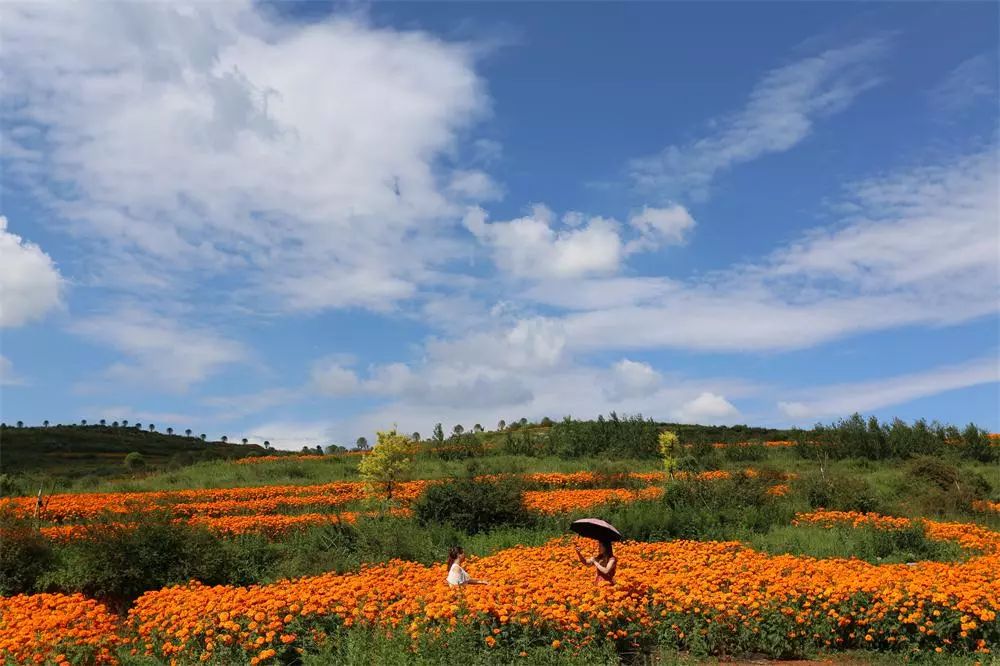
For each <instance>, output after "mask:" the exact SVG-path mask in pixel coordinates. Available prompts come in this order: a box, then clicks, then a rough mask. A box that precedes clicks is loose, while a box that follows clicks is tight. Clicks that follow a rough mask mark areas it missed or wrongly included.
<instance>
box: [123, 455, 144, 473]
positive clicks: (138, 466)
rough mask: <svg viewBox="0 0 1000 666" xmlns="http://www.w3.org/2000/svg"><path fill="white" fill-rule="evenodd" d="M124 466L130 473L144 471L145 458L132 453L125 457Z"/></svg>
mask: <svg viewBox="0 0 1000 666" xmlns="http://www.w3.org/2000/svg"><path fill="white" fill-rule="evenodd" d="M124 465H125V469H127V470H128V471H130V472H139V471H142V470H144V469H146V458H145V457H144V456H143V455H142V454H141V453H139V452H138V451H133V452H132V453H129V454H128V455H126V456H125V460H124Z"/></svg>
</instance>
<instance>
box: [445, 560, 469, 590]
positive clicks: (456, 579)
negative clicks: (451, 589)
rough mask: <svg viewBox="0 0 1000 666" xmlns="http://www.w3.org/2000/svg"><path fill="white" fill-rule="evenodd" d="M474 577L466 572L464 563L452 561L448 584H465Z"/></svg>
mask: <svg viewBox="0 0 1000 666" xmlns="http://www.w3.org/2000/svg"><path fill="white" fill-rule="evenodd" d="M471 578H472V577H471V576H469V574H467V573H466V572H465V569H463V568H462V565H461V564H459V563H458V562H457V561H455V562H452V563H451V569H449V570H448V584H449V585H465V584H466V583H468V582H469V580H470V579H471Z"/></svg>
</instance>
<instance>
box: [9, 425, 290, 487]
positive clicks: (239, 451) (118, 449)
mask: <svg viewBox="0 0 1000 666" xmlns="http://www.w3.org/2000/svg"><path fill="white" fill-rule="evenodd" d="M133 451H136V452H138V453H141V454H142V455H143V457H144V458H145V460H146V464H147V465H148V466H150V467H168V466H182V465H188V464H191V463H193V462H197V461H202V460H215V459H220V458H242V457H245V456H257V455H265V454H268V453H272V452H270V451H268V450H266V449H265V448H264V447H262V446H258V445H256V444H248V445H246V446H244V445H242V444H234V443H231V442H230V443H224V442H206V441H202V440H201V439H199V438H197V437H185V436H183V435H168V434H165V433H161V432H150V431H148V430H140V429H138V428H134V427H111V426H100V425H87V426H81V425H72V426H65V425H58V426H49V427H31V428H16V427H10V426H6V427H4V428H3V429H0V472H3V473H5V474H15V473H21V472H28V473H43V474H50V475H53V476H67V477H79V476H86V475H97V476H111V475H116V474H121V473H122V462H123V460H124V458H125V456H126V455H127V454H128V453H131V452H133Z"/></svg>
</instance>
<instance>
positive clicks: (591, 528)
mask: <svg viewBox="0 0 1000 666" xmlns="http://www.w3.org/2000/svg"><path fill="white" fill-rule="evenodd" d="M569 528H570V529H571V530H573V531H574V532H576V533H577V534H579V535H580V536H582V537H586V538H588V539H595V540H597V541H624V540H625V537H623V536H622V533H621V532H619V531H618V528H616V527H615V526H614V525H612V524H611V523H609V522H607V521H606V520H601V519H600V518H581V519H580V520H574V521H573V522H572V524H570V526H569Z"/></svg>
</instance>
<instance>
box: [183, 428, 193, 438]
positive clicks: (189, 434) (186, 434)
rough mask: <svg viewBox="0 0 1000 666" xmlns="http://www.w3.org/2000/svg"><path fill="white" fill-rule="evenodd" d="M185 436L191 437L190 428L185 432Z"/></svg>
mask: <svg viewBox="0 0 1000 666" xmlns="http://www.w3.org/2000/svg"><path fill="white" fill-rule="evenodd" d="M184 436H185V437H190V436H191V428H188V429H186V430H185V431H184Z"/></svg>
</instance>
